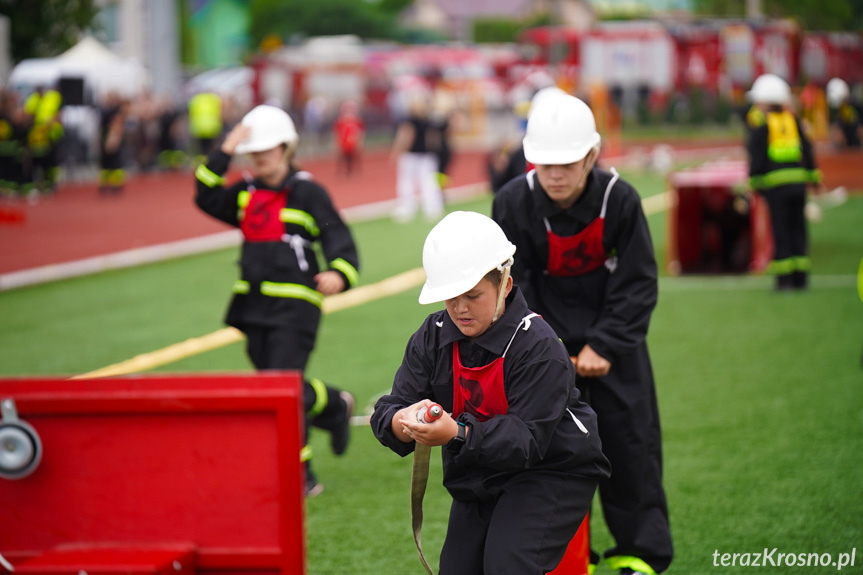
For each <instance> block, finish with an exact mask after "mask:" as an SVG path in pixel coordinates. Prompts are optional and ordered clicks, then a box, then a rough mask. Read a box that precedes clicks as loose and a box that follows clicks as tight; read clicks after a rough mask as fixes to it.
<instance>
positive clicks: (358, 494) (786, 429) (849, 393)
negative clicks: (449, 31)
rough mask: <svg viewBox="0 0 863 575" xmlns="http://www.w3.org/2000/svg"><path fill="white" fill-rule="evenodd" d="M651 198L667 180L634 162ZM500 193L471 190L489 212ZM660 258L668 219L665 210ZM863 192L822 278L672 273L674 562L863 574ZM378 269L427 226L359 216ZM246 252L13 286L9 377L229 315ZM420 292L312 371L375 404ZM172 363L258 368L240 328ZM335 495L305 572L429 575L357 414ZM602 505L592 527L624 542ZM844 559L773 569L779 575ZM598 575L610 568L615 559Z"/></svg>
mask: <svg viewBox="0 0 863 575" xmlns="http://www.w3.org/2000/svg"><path fill="white" fill-rule="evenodd" d="M624 176H625V177H628V178H630V179H631V181H633V183H635V184H636V186H637V187H638V189H639V190H640V191H641V192H642V193H643V195H653V194H655V193H659V192H661V191H662V190H663V188H664V182H663V180H662V179H661V178H659V177H657V176H651V175H644V174H639V173H637V172H633V173H624ZM490 202H491V198H490V197H488V196H484V197H481V198H477V199H475V200H472V201H470V202H467V203H464V204H459V205H457V206H454V207H457V208H459V209H474V210H477V211H484V212H486V213H488V210H489V207H490ZM648 219H649V223H650V226H651V230H652V233H653V239H654V245H655V247H656V250H657V259H658V261H660V262H662V261H664V260H663V258H664V249H665V231H666V228H665V218H664V214H662V213H659V214H655V215H653V216H650V217H649V218H648ZM861 222H863V196H860V195H852V196H851V197H850V198H849V200H848V202H846V203H845V204H843V205H842V206H839V207H836V208H832V209H830V210H826V211H825V213H824V219H823V221H821V222H820V223H816V224H812V225H811V226H810V231H811V255H812V261H813V277H812V288H811V289H810V290H809V291H807V292H804V293H791V294H779V293H775V292H773V291H772V290H771V281H770V278H768V277H764V276H753V275H745V276H713V277H708V276H698V277H690V276H687V277H668V276H667V275H665V274H664V273H663V277H662V278H661V279H660V297H659V304H658V306H657V308H656V311H655V312H654V314H653V321H652V323H651V327H650V333H649V335H648V343H649V346H650V350H651V357H652V361H653V367H654V373H655V378H656V382H657V392H658V396H659V404H660V412H661V415H662V426H663V433H664V443H663V448H664V459H665V477H666V479H665V485H666V490H667V495H668V500H669V509H670V515H671V523H672V531H673V535H674V541H675V548H676V549H675V550H676V558H675V561H674V563H673V564H672V567H671V569H669V571H668V573H670V574H672V575H675V574H677V575H696V574H701V573H705V574H708V573H748V572H751V571H755V572H758V569H757V568H756V569H753V568H752V567H736V568H734V567H717V566H714V564H713V562H714V556H713V554H714V552H715V551H718V552H719V553H720V554H722V553H756V552H763V550H764V548H765V547H766V548H768V549H772V548H774V547H775V548H778V551H777V553H780V552H781V553H795V554H799V553H809V552H813V553H816V552H817V553H819V554H822V553H832V554H833V555H834V556H838V554H839V553H844V552H849V553H850V552H851V550H852V549H854V548H856V549H857V552H856V561H857V563H856V566H855V567H854V568H851V567H847V568H846V569H844V570H843V571H842V572H843V573H846V572H847V573H861V572H863V567H861V565H863V529H861V523H860V518H861V517H863V497H861V494H863V491H861V487H860V486H861V480H860V478H861V476H863V458H861V453H863V368H861V353H863V302H861V301H860V299H859V297H858V295H857V291H856V273H857V267H858V265H859V262H860V258H861V257H863V234H861V232H860V230H861ZM352 227H353V229H354V233H355V236H356V238H357V242H358V244H359V248H360V253H361V257H362V260H363V261H362V264H363V265H362V282H363V283H366V284H367V283H373V282H376V281H379V280H381V279H384V278H386V277H390V276H392V275H395V274H397V273H400V272H403V271H406V270H408V269H412V268H416V267H419V266H420V265H421V250H422V242H423V239H424V238H425V235H426V233H427V232H428V230H429V229H430V228H431V224H430V223H428V222H423V221H421V220H417V221H416V222H414V223H412V224H409V225H398V224H395V223H392V222H390V221H389V220H376V221H370V222H361V223H356V224H354V225H353V226H352ZM236 258H237V251H236V249H228V250H221V251H218V252H214V253H210V254H204V255H199V256H194V257H188V258H183V259H177V260H172V261H167V262H162V263H158V264H151V265H147V266H141V267H138V268H133V269H125V270H119V271H114V272H107V273H102V274H98V275H94V276H88V277H82V278H77V279H71V280H66V281H62V282H57V283H52V284H45V285H40V286H33V287H28V288H22V289H17V290H13V291H8V292H0V373H2V374H4V375H22V374H53V375H72V374H77V373H84V372H87V371H90V370H94V369H97V368H100V367H103V366H106V365H109V364H113V363H116V362H120V361H123V360H125V359H129V358H131V357H133V356H136V355H138V354H141V353H146V352H150V351H154V350H157V349H160V348H163V347H165V346H168V345H171V344H174V343H177V342H180V341H183V340H185V339H188V338H192V337H198V336H202V335H205V334H208V333H210V332H213V331H215V330H217V329H220V328H221V327H223V325H222V322H221V320H222V315H223V313H224V309H225V306H226V305H227V301H228V298H229V290H230V286H231V283H232V282H233V280H234V277H235V272H236V270H235V261H236ZM418 291H419V288H418V287H417V288H414V289H411V290H409V291H407V292H405V293H402V294H399V295H396V296H392V297H389V298H385V299H381V300H377V301H373V302H370V303H368V304H365V305H363V306H360V307H356V308H352V309H347V310H343V311H339V312H336V313H333V314H330V315H328V316H326V317H325V318H324V321H323V324H322V328H321V332H320V336H319V340H318V346H317V348H316V350H315V352H314V355H313V356H312V360H311V363H310V366H309V369H308V372H309V374H310V375H314V376H317V377H320V378H322V379H324V380H325V381H328V382H331V383H333V384H334V385H336V386H337V387H341V388H345V389H349V390H351V391H352V392H353V393H354V394H355V395H356V397H357V411H358V412H361V413H368V411H369V409H370V408H371V405H373V402H374V399H375V397H376V396H377V395H378V394H380V393H385V392H386V391H388V390H389V387H390V385H391V382H392V375H393V373H394V371H395V369H396V367H397V366H398V364H399V362H400V360H401V356H402V353H403V351H404V346H405V344H406V342H407V339H408V337H409V336H410V334H411V333H412V332H413V331H414V330H415V329H416V328H417V327H418V326H419V324H420V322H421V321H422V319H423V318H424V317H425V316H426V315H427V314H428V313H430V312H431V311H434V310H435V309H436V308H435V306H420V305H419V304H417V303H416V297H417V294H418ZM158 370H159V371H163V372H188V371H248V370H250V367H249V363H248V361H247V359H246V357H245V354H244V350H243V345H242V343H234V344H231V345H228V346H225V347H223V348H219V349H216V350H213V351H209V352H206V353H203V354H200V355H197V356H193V357H190V358H187V359H184V360H182V361H179V362H176V363H172V364H169V365H165V366H161V367H159V368H158ZM312 446H313V448H314V449H315V453H316V456H315V459H314V465H315V471H316V473H317V475H318V477H319V479H320V480H321V481H322V483H323V484H324V486H325V491H324V493H323V494H322V495H321V496H319V497H318V498H315V499H312V500H309V501H308V502H307V506H306V507H307V513H306V525H307V559H308V573H309V575H345V574H363V575H366V574H371V573H393V574H405V575H411V574H417V575H420V574H422V573H424V571H423V569H422V567H421V565H420V562H419V560H418V559H417V556H416V550H415V548H414V544H413V540H412V535H411V531H410V519H409V499H408V482H409V477H410V458H407V459H401V458H399V457H398V456H396V455H395V454H393V453H391V452H390V451H389V450H387V449H386V448H384V447H382V446H381V445H380V444H378V443H377V441H376V440H375V439H374V437H373V436H372V434H371V431H370V430H369V428H368V427H367V426H365V427H356V428H355V429H354V434H353V438H352V443H351V446H350V448H349V450H348V452H347V454H346V455H345V456H343V457H338V458H337V457H335V456H333V455H332V453H331V452H330V451H329V448H328V437H327V436H326V435H325V434H323V433H320V432H313V434H312ZM440 481H441V479H440V460H439V455H438V453H437V451H435V452H434V453H433V457H432V472H431V477H430V480H429V490H428V493H427V496H426V507H425V509H426V514H425V526H424V531H423V541H424V547H425V549H426V552H427V556H428V557H429V559H430V560H431V562H432V564H433V565H436V561H437V557H438V554H439V552H440V547H441V545H442V542H443V538H444V535H445V531H446V518H447V514H448V501H449V498H448V495H447V494H446V492H445V491H444V490H443V488H442V487H441V485H440ZM601 511H602V510H601V506H600V505H599V503H598V502H597V503H596V504H595V507H594V512H593V523H592V527H593V538H594V543H595V545H596V547H597V548H599V549H600V550H602V549H604V548H607V547H609V546H611V544H612V543H611V539H610V536H609V535H608V533H607V531H606V530H605V528H604V525H603V524H602V521H601ZM834 569H835V568H832V567H817V568H812V567H809V568H807V567H787V566H783V567H781V568H773V569H767V570H769V571H772V572H776V573H783V574H786V573H788V574H798V573H799V574H803V573H807V574H808V573H820V572H830V571H831V570H834ZM597 573H598V574H607V573H611V571H610V570H609V569H608V568H607V566H604V565H601V566H600V568H599V570H598V571H597Z"/></svg>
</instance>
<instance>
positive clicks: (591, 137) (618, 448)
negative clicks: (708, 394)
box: [492, 94, 673, 575]
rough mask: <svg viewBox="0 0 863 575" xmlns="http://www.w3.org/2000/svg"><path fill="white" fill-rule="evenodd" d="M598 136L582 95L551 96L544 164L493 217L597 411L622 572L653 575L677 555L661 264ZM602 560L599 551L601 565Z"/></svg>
mask: <svg viewBox="0 0 863 575" xmlns="http://www.w3.org/2000/svg"><path fill="white" fill-rule="evenodd" d="M599 145H600V135H599V133H597V131H596V122H595V120H594V117H593V113H592V112H591V111H590V108H588V106H587V105H586V104H585V103H584V102H582V101H581V100H579V99H578V98H575V97H574V96H570V95H567V94H558V95H556V96H549V97H548V98H543V99H542V101H541V102H539V103H538V104H537V105H536V106H535V107H534V108H533V110H532V111H531V113H530V115H529V117H528V124H527V131H526V135H525V138H524V154H525V157H526V159H527V161H528V162H530V163H532V164H534V165H535V166H536V168H535V169H534V170H531V171H530V172H528V173H527V174H525V175H523V176H521V177H518V178H515V179H513V180H511V181H510V182H509V183H508V184H506V185H505V186H504V187H503V188H501V190H500V191H498V193H497V194H496V196H495V198H494V204H493V208H492V217H493V218H494V219H495V220H496V221H497V222H498V223H499V224H500V227H501V228H503V230H504V232H505V233H506V235H507V237H508V238H509V239H510V241H512V242H513V243H514V244H515V245H516V246H517V248H518V253H519V254H520V257H519V258H518V259H517V260H516V263H515V265H514V266H513V268H512V276H513V278H514V280H515V282H516V284H518V285H519V286H520V287H521V288H522V290H523V291H524V295H525V298H526V299H527V303H528V306H530V309H532V310H533V311H535V312H537V313H539V314H540V315H541V316H542V317H543V318H544V319H545V320H546V321H548V322H549V324H551V326H552V327H553V328H554V330H555V332H557V334H558V335H559V336H560V338H561V340H562V341H563V343H564V345H565V346H566V348H567V350H568V352H569V355H570V356H572V357H573V358H574V359H575V358H577V359H576V364H577V365H576V374H577V376H578V377H577V379H576V384H577V386H578V388H579V390H580V391H581V392H582V394H583V395H584V397H585V398H586V401H587V402H588V404H590V406H591V407H593V409H594V411H596V414H597V419H598V423H599V436H600V438H601V439H602V447H603V452H604V453H605V455H606V457H608V459H609V461H610V462H611V469H612V473H611V477H610V478H608V479H602V480H600V482H599V496H600V499H601V501H602V510H603V513H604V516H605V521H606V523H607V525H608V529H609V531H610V533H611V535H612V537H614V540H615V543H616V545H615V547H614V548H612V549H609V550H608V551H606V552H605V561H606V563H607V564H608V565H609V566H610V567H611V568H612V569H615V570H618V571H619V572H620V574H621V575H623V574H627V575H628V574H632V573H647V574H654V573H660V572H662V571H664V570H665V569H666V568H667V567H668V565H669V564H670V563H671V559H672V555H673V549H672V542H671V529H670V526H669V521H668V509H667V503H666V498H665V491H664V488H663V486H662V437H661V430H660V422H659V411H658V408H657V401H656V389H655V385H654V380H653V370H652V367H651V364H650V356H649V354H648V350H647V343H646V339H645V338H646V336H647V329H648V325H649V323H650V316H651V313H652V312H653V308H654V307H655V305H656V300H657V291H658V288H657V266H656V259H655V256H654V252H653V244H652V241H651V238H650V231H649V229H648V227H647V221H646V219H645V216H644V212H643V210H642V207H641V199H640V197H639V196H638V193H637V192H636V191H635V190H634V189H633V188H632V186H630V185H629V184H628V183H626V182H625V181H623V180H622V179H620V178H619V176H618V174H617V172H616V171H615V170H614V169H612V170H611V172H607V171H604V170H599V169H594V168H593V166H594V163H595V162H596V159H597V156H598V155H599ZM598 561H599V556H598V555H597V554H596V553H595V552H594V551H591V563H593V564H596V563H598Z"/></svg>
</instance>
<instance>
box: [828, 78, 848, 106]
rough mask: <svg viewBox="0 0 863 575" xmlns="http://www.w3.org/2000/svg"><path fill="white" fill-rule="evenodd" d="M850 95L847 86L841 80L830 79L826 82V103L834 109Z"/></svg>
mask: <svg viewBox="0 0 863 575" xmlns="http://www.w3.org/2000/svg"><path fill="white" fill-rule="evenodd" d="M850 95H851V91H850V90H849V89H848V84H846V83H845V80H843V79H842V78H831V79H830V81H829V82H827V102H828V103H829V104H830V105H831V106H833V107H834V108H838V107H839V104H841V103H842V102H843V101H845V100H846V99H847V98H848V96H850Z"/></svg>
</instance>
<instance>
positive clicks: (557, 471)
mask: <svg viewBox="0 0 863 575" xmlns="http://www.w3.org/2000/svg"><path fill="white" fill-rule="evenodd" d="M514 253H515V246H514V245H513V244H512V243H510V242H509V241H508V240H507V239H506V236H505V235H504V233H503V231H502V230H501V229H500V227H499V226H498V225H497V224H496V223H494V222H493V221H492V220H491V219H490V218H489V217H487V216H484V215H481V214H477V213H474V212H453V213H451V214H449V215H447V216H446V217H445V218H444V219H442V220H441V221H440V222H439V223H438V224H437V225H436V226H435V227H434V228H433V229H432V230H431V232H429V234H428V237H427V238H426V241H425V246H424V248H423V268H424V269H425V272H426V277H427V281H426V283H425V285H424V286H423V288H422V292H421V293H420V296H419V302H420V303H421V304H432V303H438V302H443V304H444V306H445V309H444V310H441V311H437V312H435V313H432V314H431V315H429V316H428V318H426V320H425V321H424V322H423V324H422V325H421V326H420V328H419V329H418V330H417V331H416V332H415V333H414V334H413V336H411V338H410V341H409V342H408V345H407V350H406V351H405V355H404V359H403V360H402V363H401V366H400V367H399V368H398V371H397V372H396V374H395V381H394V382H393V387H392V391H391V392H390V394H388V395H385V396H383V397H381V398H380V399H379V400H378V402H377V404H376V405H375V411H374V414H373V415H372V418H371V426H372V431H373V432H374V434H375V436H376V437H377V438H378V440H379V441H380V442H381V443H382V444H383V445H385V446H386V447H389V448H390V449H391V450H392V451H394V452H395V453H397V454H398V455H401V456H406V455H408V454H410V453H412V452H413V451H414V449H415V447H416V445H417V444H418V443H420V444H424V445H428V446H437V445H440V446H443V448H442V449H441V456H442V459H443V484H444V487H446V489H447V490H448V491H449V493H450V494H451V495H452V498H453V502H452V506H451V508H450V518H449V526H448V528H447V534H446V540H445V542H444V545H443V550H442V552H441V556H440V571H439V573H440V575H455V574H462V573H463V574H471V575H479V574H483V573H484V574H486V575H510V574H512V575H524V574H525V573H547V572H549V571H552V570H553V569H554V568H555V567H556V566H557V565H558V563H559V562H560V560H561V558H562V557H563V556H564V552H565V551H566V548H567V545H568V543H569V541H570V540H571V539H572V537H573V536H574V535H575V533H576V531H577V530H578V527H579V525H580V524H581V522H582V520H583V519H584V517H585V515H586V514H587V511H588V508H589V506H590V502H591V500H592V498H593V495H594V493H595V491H596V485H597V481H598V480H599V479H600V478H601V477H607V476H608V474H609V467H608V462H607V460H606V458H605V457H604V456H603V455H602V445H601V443H600V441H599V436H598V433H597V428H596V415H595V414H594V413H593V411H592V410H591V409H590V407H588V406H587V405H586V404H585V403H584V402H582V401H581V399H580V397H579V393H578V390H577V389H576V388H575V385H574V384H575V372H574V369H573V365H572V362H571V361H570V360H569V355H568V354H567V352H566V349H565V348H564V347H563V345H562V344H561V343H560V340H559V339H558V337H557V335H556V334H555V333H554V331H553V330H552V329H551V327H550V326H549V325H548V324H547V323H546V322H545V320H543V319H542V318H541V317H540V316H538V315H537V314H536V313H533V312H531V311H530V309H529V308H528V306H527V303H526V302H525V300H524V297H523V296H522V294H521V292H520V290H519V289H518V287H517V286H514V285H513V282H512V278H511V277H510V275H509V269H510V266H511V265H512V262H513V255H514ZM432 402H436V403H438V404H440V405H441V406H442V407H443V409H444V411H445V412H448V413H444V415H443V416H442V417H441V418H440V419H438V420H436V421H435V422H433V423H418V422H417V417H416V414H417V412H418V411H419V410H420V409H422V408H423V407H425V406H428V405H430V404H431V403H432ZM450 414H451V415H450Z"/></svg>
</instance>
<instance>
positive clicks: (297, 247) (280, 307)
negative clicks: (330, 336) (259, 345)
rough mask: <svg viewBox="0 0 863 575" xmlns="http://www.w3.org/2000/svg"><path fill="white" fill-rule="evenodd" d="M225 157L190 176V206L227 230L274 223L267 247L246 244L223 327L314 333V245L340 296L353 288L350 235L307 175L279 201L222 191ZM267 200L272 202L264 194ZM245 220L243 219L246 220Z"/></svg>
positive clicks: (215, 156) (251, 190)
mask: <svg viewBox="0 0 863 575" xmlns="http://www.w3.org/2000/svg"><path fill="white" fill-rule="evenodd" d="M230 161H231V156H228V155H227V154H225V153H224V152H222V151H221V150H218V149H217V150H214V151H213V152H211V153H210V156H209V158H208V160H207V163H206V165H202V166H199V167H198V170H197V171H196V173H195V175H196V179H197V194H196V196H195V202H196V203H197V205H198V207H199V208H201V210H203V211H204V212H206V213H207V214H209V215H211V216H213V217H214V218H216V219H219V220H221V221H223V222H225V223H227V224H229V225H231V226H234V227H241V226H242V219H243V218H257V219H260V220H262V221H263V220H265V219H267V220H270V221H275V222H276V224H275V226H276V227H275V228H272V230H273V232H271V234H270V235H271V236H273V238H272V239H271V240H270V241H249V238H248V237H246V238H245V241H244V242H243V246H242V253H241V256H240V262H239V265H240V271H241V277H240V279H239V280H237V283H236V284H235V286H234V290H233V291H234V297H233V299H232V301H231V305H230V308H229V309H228V313H227V317H226V319H225V322H226V323H227V324H228V325H232V326H235V327H237V328H239V329H242V328H243V326H245V325H254V326H261V327H279V326H282V327H283V326H286V325H291V326H294V327H296V328H297V329H300V330H302V329H307V330H311V331H315V330H316V329H317V325H318V321H319V319H320V307H321V304H322V302H323V294H321V293H320V292H318V291H317V290H316V289H315V285H316V284H315V280H314V277H315V275H316V274H317V273H318V272H320V271H321V270H320V265H319V263H318V257H317V255H316V251H315V250H314V248H313V244H314V243H315V242H319V243H320V247H321V251H322V252H323V256H324V258H325V260H326V265H327V268H328V269H332V270H335V271H337V272H339V273H340V274H341V275H342V276H343V279H344V282H345V288H346V289H347V288H350V287H351V286H354V285H356V283H357V281H358V275H359V274H358V271H357V270H358V267H359V257H358V255H357V249H356V245H355V244H354V240H353V237H352V236H351V233H350V230H349V229H348V227H347V226H346V225H345V223H344V222H343V221H342V218H341V216H340V215H339V213H338V212H337V211H336V209H335V207H334V206H333V203H332V201H331V200H330V197H329V196H328V195H327V192H326V190H324V188H322V187H321V186H320V185H318V184H317V183H315V182H314V181H312V180H311V179H310V176H309V174H308V173H305V172H297V171H296V170H294V169H291V170H290V173H289V174H288V176H287V177H286V179H285V181H284V182H283V184H282V186H281V187H280V189H279V190H273V192H284V190H287V198H286V199H280V198H277V199H280V201H281V203H279V202H272V203H273V204H275V206H270V207H268V205H267V202H262V203H256V202H255V200H254V194H255V190H262V191H265V192H266V191H267V190H268V188H267V186H266V185H264V184H263V183H262V182H260V181H259V180H252V181H250V182H247V181H244V180H240V181H238V182H236V183H235V184H233V185H230V186H228V187H225V183H224V179H223V175H224V174H225V172H226V171H227V169H228V164H229V163H230ZM269 193H270V194H271V197H276V195H273V194H272V192H269ZM250 212H251V213H250Z"/></svg>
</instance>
